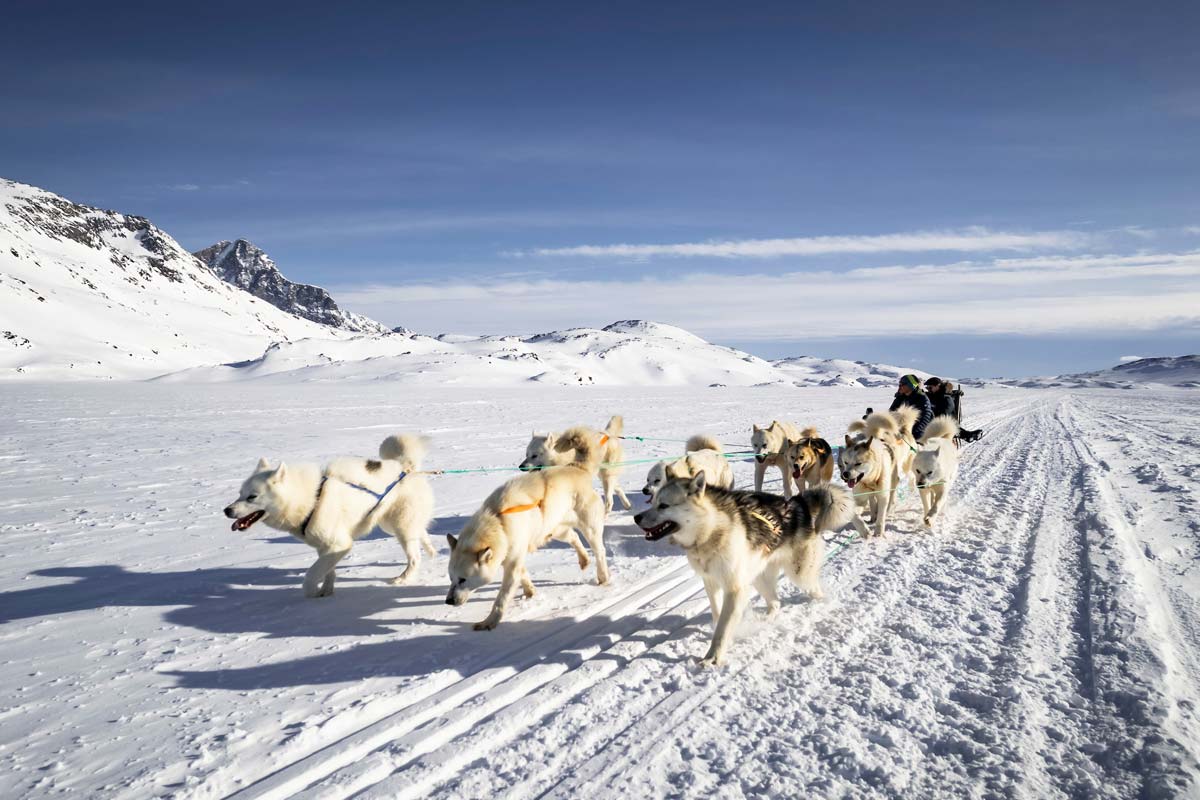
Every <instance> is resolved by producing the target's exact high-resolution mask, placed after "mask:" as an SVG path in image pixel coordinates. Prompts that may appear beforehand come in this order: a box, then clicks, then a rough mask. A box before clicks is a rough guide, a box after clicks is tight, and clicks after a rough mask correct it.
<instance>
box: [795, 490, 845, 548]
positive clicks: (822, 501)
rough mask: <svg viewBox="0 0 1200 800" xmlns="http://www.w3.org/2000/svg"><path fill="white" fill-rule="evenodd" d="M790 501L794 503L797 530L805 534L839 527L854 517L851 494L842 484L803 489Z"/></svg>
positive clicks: (838, 528)
mask: <svg viewBox="0 0 1200 800" xmlns="http://www.w3.org/2000/svg"><path fill="white" fill-rule="evenodd" d="M792 502H793V503H794V504H795V505H796V508H795V512H794V513H795V514H796V522H797V533H801V534H803V535H805V536H816V535H818V534H821V533H823V532H825V531H837V530H841V529H842V528H844V527H846V526H847V525H849V524H850V521H851V520H852V519H853V518H854V495H853V494H852V493H851V492H850V490H849V489H847V488H846V487H844V486H835V485H833V484H830V485H827V486H821V487H818V488H816V489H805V490H804V491H803V492H800V494H799V495H798V496H797V497H795V498H793V500H792Z"/></svg>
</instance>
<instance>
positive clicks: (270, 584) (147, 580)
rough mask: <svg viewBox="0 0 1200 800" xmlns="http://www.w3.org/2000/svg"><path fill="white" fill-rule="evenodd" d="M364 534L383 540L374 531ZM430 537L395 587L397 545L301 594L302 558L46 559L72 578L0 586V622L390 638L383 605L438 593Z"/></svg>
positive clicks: (54, 571)
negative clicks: (212, 563) (409, 576)
mask: <svg viewBox="0 0 1200 800" xmlns="http://www.w3.org/2000/svg"><path fill="white" fill-rule="evenodd" d="M465 520H466V517H454V518H448V517H444V518H440V519H438V520H436V521H435V524H434V525H433V526H432V530H431V532H432V533H435V535H436V536H437V537H440V535H442V534H444V533H448V532H454V531H457V530H459V529H460V528H461V526H462V523H463V522H464V521H465ZM621 530H622V529H620V528H616V527H614V528H610V532H609V534H607V535H606V536H605V539H606V543H607V545H608V551H609V555H610V558H611V559H614V560H615V559H619V558H621V557H627V556H640V555H644V554H645V553H644V552H643V551H642V550H641V549H640V545H638V544H637V543H636V542H633V543H631V544H628V545H627V544H626V540H630V539H632V538H634V537H630V536H625V535H619V532H620V531H621ZM366 538H367V539H375V538H386V539H389V540H390V539H391V537H389V536H386V535H385V534H383V533H382V532H380V531H375V532H373V533H372V534H371V535H370V536H368V537H366ZM637 538H639V539H640V537H637ZM271 541H274V540H271ZM280 541H281V542H282V543H286V546H289V547H294V548H297V552H304V553H305V555H306V556H307V555H309V554H313V551H311V550H310V549H309V548H307V547H305V546H304V545H302V544H300V543H299V542H297V541H296V540H294V539H292V538H291V537H287V538H284V539H280ZM435 543H436V544H437V545H438V547H439V552H438V554H437V555H436V556H433V557H432V558H429V557H427V558H425V559H424V561H423V562H422V564H421V569H420V572H419V573H418V574H417V576H416V578H415V579H414V580H413V582H412V583H410V584H408V585H403V586H392V585H391V584H389V583H388V579H389V578H391V577H392V576H394V575H398V574H399V573H400V572H401V571H402V570H403V568H404V563H405V559H404V555H403V552H402V551H401V550H400V547H399V545H396V544H394V543H393V545H392V546H393V547H394V548H395V551H394V555H395V557H396V560H395V561H392V560H390V558H388V557H387V556H386V555H385V554H387V553H390V552H391V551H390V550H389V551H379V552H371V553H370V554H369V555H368V554H367V553H364V552H361V551H359V550H357V548H356V550H355V551H354V552H351V554H350V556H349V557H348V558H347V560H346V561H344V562H343V563H342V565H341V566H339V568H338V578H337V589H336V592H335V594H334V596H333V597H331V598H320V599H309V598H306V597H304V596H303V594H302V591H301V582H302V580H303V578H304V573H305V570H306V569H307V566H308V560H307V558H306V559H305V561H304V563H303V565H301V566H295V567H273V566H248V567H209V568H199V569H193V570H179V571H165V572H160V571H150V572H138V571H135V570H130V569H127V568H126V567H124V566H121V565H118V564H97V565H88V566H67V567H52V568H47V569H42V570H37V571H35V572H34V573H32V574H33V575H37V576H42V577H51V578H72V579H74V580H73V581H71V582H69V583H55V584H53V585H49V586H39V587H35V588H32V589H17V590H15V591H9V592H0V624H5V623H10V622H16V621H19V620H27V619H36V618H46V617H56V616H62V615H66V614H71V613H75V612H82V611H91V610H99V609H105V608H139V607H144V608H154V607H162V608H165V609H166V611H165V612H164V613H163V619H164V620H165V621H167V622H169V623H171V624H174V625H180V626H186V627H189V628H196V629H199V630H205V631H210V632H212V633H218V634H252V633H259V634H266V635H267V636H269V637H272V638H293V637H294V638H307V637H332V636H360V637H370V636H394V635H395V620H394V619H391V618H392V617H394V614H393V613H391V612H395V611H397V610H399V609H405V608H416V607H424V606H435V607H436V606H438V605H441V603H442V601H443V599H444V598H445V596H446V590H447V587H448V585H449V584H448V582H447V580H446V572H445V570H446V556H447V553H446V549H445V547H446V545H445V544H444V543H443V541H439V539H438V538H435ZM646 544H649V543H646ZM546 549H552V550H555V551H559V550H561V551H563V552H562V554H561V555H562V557H563V558H572V557H570V556H568V555H567V554H568V553H569V552H570V548H569V547H568V546H567V545H565V544H562V543H560V542H552V543H551V545H550V546H549V547H547V548H546ZM356 556H358V557H359V558H356ZM380 556H384V557H383V558H379V557H380ZM572 560H573V558H572ZM363 568H371V569H372V570H373V574H372V575H370V576H367V575H363V574H362V569H363ZM593 570H594V568H592V567H589V570H588V576H587V577H583V576H581V578H580V580H584V581H587V580H594V578H593V577H592V572H593ZM381 572H382V574H380V573H381ZM535 582H536V584H537V586H538V587H539V588H542V589H548V590H550V591H553V590H554V587H556V586H559V585H576V584H577V583H578V581H575V580H568V581H564V582H555V581H547V580H536V576H535ZM495 591H496V586H495V585H493V586H491V587H489V588H488V589H486V590H484V591H481V592H479V593H477V595H476V598H477V599H474V600H473V602H472V604H471V605H472V606H475V605H478V606H479V608H480V613H479V617H480V618H481V619H482V617H483V616H484V615H485V614H486V613H487V604H490V602H491V600H492V598H494V597H495ZM485 601H486V602H485Z"/></svg>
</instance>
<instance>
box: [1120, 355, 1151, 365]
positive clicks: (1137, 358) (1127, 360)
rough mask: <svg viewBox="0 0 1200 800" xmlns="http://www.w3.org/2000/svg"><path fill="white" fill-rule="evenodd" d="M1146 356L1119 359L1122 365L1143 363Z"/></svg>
mask: <svg viewBox="0 0 1200 800" xmlns="http://www.w3.org/2000/svg"><path fill="white" fill-rule="evenodd" d="M1145 357H1146V356H1121V358H1120V359H1119V360H1120V362H1121V363H1122V364H1128V363H1129V362H1130V361H1141V360H1142V359H1143V358H1145Z"/></svg>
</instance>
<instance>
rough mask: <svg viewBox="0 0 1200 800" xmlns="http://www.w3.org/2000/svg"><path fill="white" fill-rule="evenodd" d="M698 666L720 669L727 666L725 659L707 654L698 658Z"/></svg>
mask: <svg viewBox="0 0 1200 800" xmlns="http://www.w3.org/2000/svg"><path fill="white" fill-rule="evenodd" d="M696 666H698V667H700V669H720V668H721V667H723V666H725V659H724V658H723V657H720V658H719V657H717V656H705V657H704V658H697V659H696Z"/></svg>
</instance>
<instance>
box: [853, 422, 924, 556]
mask: <svg viewBox="0 0 1200 800" xmlns="http://www.w3.org/2000/svg"><path fill="white" fill-rule="evenodd" d="M900 416H902V417H903V418H899V417H898V415H897V414H893V413H891V412H885V411H876V412H874V413H872V414H871V415H870V416H868V417H867V419H866V422H865V423H863V424H862V425H861V427H860V426H859V425H857V424H855V423H851V428H852V429H854V430H855V431H856V433H855V434H854V435H851V434H850V433H847V434H846V445H845V446H844V447H843V448H841V449H840V450H839V451H838V470H839V471H840V472H841V474H842V480H844V481H845V482H846V485H847V486H849V487H850V489H851V490H853V492H854V494H855V497H856V500H857V502H859V503H860V504H862V505H864V506H865V507H866V508H867V509H869V511H870V514H871V523H872V525H874V527H875V535H876V536H883V535H884V534H885V533H886V532H887V520H888V514H889V512H890V510H891V508H892V506H893V505H894V503H895V501H896V489H898V488H899V486H900V481H901V479H902V478H903V475H904V473H905V472H906V471H907V469H908V467H909V465H911V464H912V451H911V450H910V449H909V447H908V444H907V443H906V442H905V441H904V439H902V438H901V431H902V430H903V424H904V419H906V418H907V417H908V415H907V414H906V415H900ZM908 429H909V431H910V432H911V430H912V425H911V422H910V423H909V428H908ZM855 527H856V528H858V524H857V523H856V525H855ZM859 533H860V534H862V536H863V537H864V538H866V537H867V536H869V535H870V534H869V533H868V531H867V529H866V527H865V526H863V527H862V528H859Z"/></svg>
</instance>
